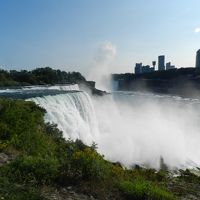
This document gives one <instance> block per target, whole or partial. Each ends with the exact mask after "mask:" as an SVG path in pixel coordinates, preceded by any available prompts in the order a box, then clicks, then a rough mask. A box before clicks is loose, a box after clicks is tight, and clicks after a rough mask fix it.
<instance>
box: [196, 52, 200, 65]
mask: <svg viewBox="0 0 200 200" xmlns="http://www.w3.org/2000/svg"><path fill="white" fill-rule="evenodd" d="M196 67H197V68H200V49H199V50H198V51H197V55H196Z"/></svg>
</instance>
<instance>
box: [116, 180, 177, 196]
mask: <svg viewBox="0 0 200 200" xmlns="http://www.w3.org/2000/svg"><path fill="white" fill-rule="evenodd" d="M118 187H119V189H120V190H121V191H122V193H123V194H124V195H125V196H126V197H127V198H130V199H140V200H173V199H174V197H173V195H172V194H170V193H169V192H167V191H166V190H165V189H163V188H161V187H158V186H157V185H155V184H154V183H152V182H148V181H144V180H135V181H133V182H130V181H121V182H119V184H118Z"/></svg>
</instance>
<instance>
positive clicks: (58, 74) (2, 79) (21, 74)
mask: <svg viewBox="0 0 200 200" xmlns="http://www.w3.org/2000/svg"><path fill="white" fill-rule="evenodd" d="M82 82H86V79H85V78H84V77H83V76H82V75H81V74H80V73H79V72H65V71H61V70H55V69H52V68H50V67H45V68H37V69H34V70H32V71H27V70H21V71H16V70H10V71H6V70H0V86H23V85H45V84H51V85H53V84H73V83H82Z"/></svg>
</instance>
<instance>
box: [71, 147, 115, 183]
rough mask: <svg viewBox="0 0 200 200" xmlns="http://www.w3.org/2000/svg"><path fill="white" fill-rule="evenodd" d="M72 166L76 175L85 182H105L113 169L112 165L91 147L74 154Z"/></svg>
mask: <svg viewBox="0 0 200 200" xmlns="http://www.w3.org/2000/svg"><path fill="white" fill-rule="evenodd" d="M71 165H72V166H71V169H72V170H73V173H74V175H75V176H76V177H79V178H82V179H85V180H95V179H96V180H105V178H107V177H108V175H109V173H110V169H111V168H110V164H109V163H107V162H106V161H105V160H104V159H103V157H102V156H101V155H100V154H98V153H97V152H96V151H94V150H92V149H91V148H89V147H88V148H85V149H84V150H83V151H76V152H74V154H73V155H72V162H71Z"/></svg>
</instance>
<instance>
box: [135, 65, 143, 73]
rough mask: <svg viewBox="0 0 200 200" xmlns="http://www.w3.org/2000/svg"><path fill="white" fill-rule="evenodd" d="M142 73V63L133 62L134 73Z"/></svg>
mask: <svg viewBox="0 0 200 200" xmlns="http://www.w3.org/2000/svg"><path fill="white" fill-rule="evenodd" d="M141 73H142V63H136V64H135V74H141Z"/></svg>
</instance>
